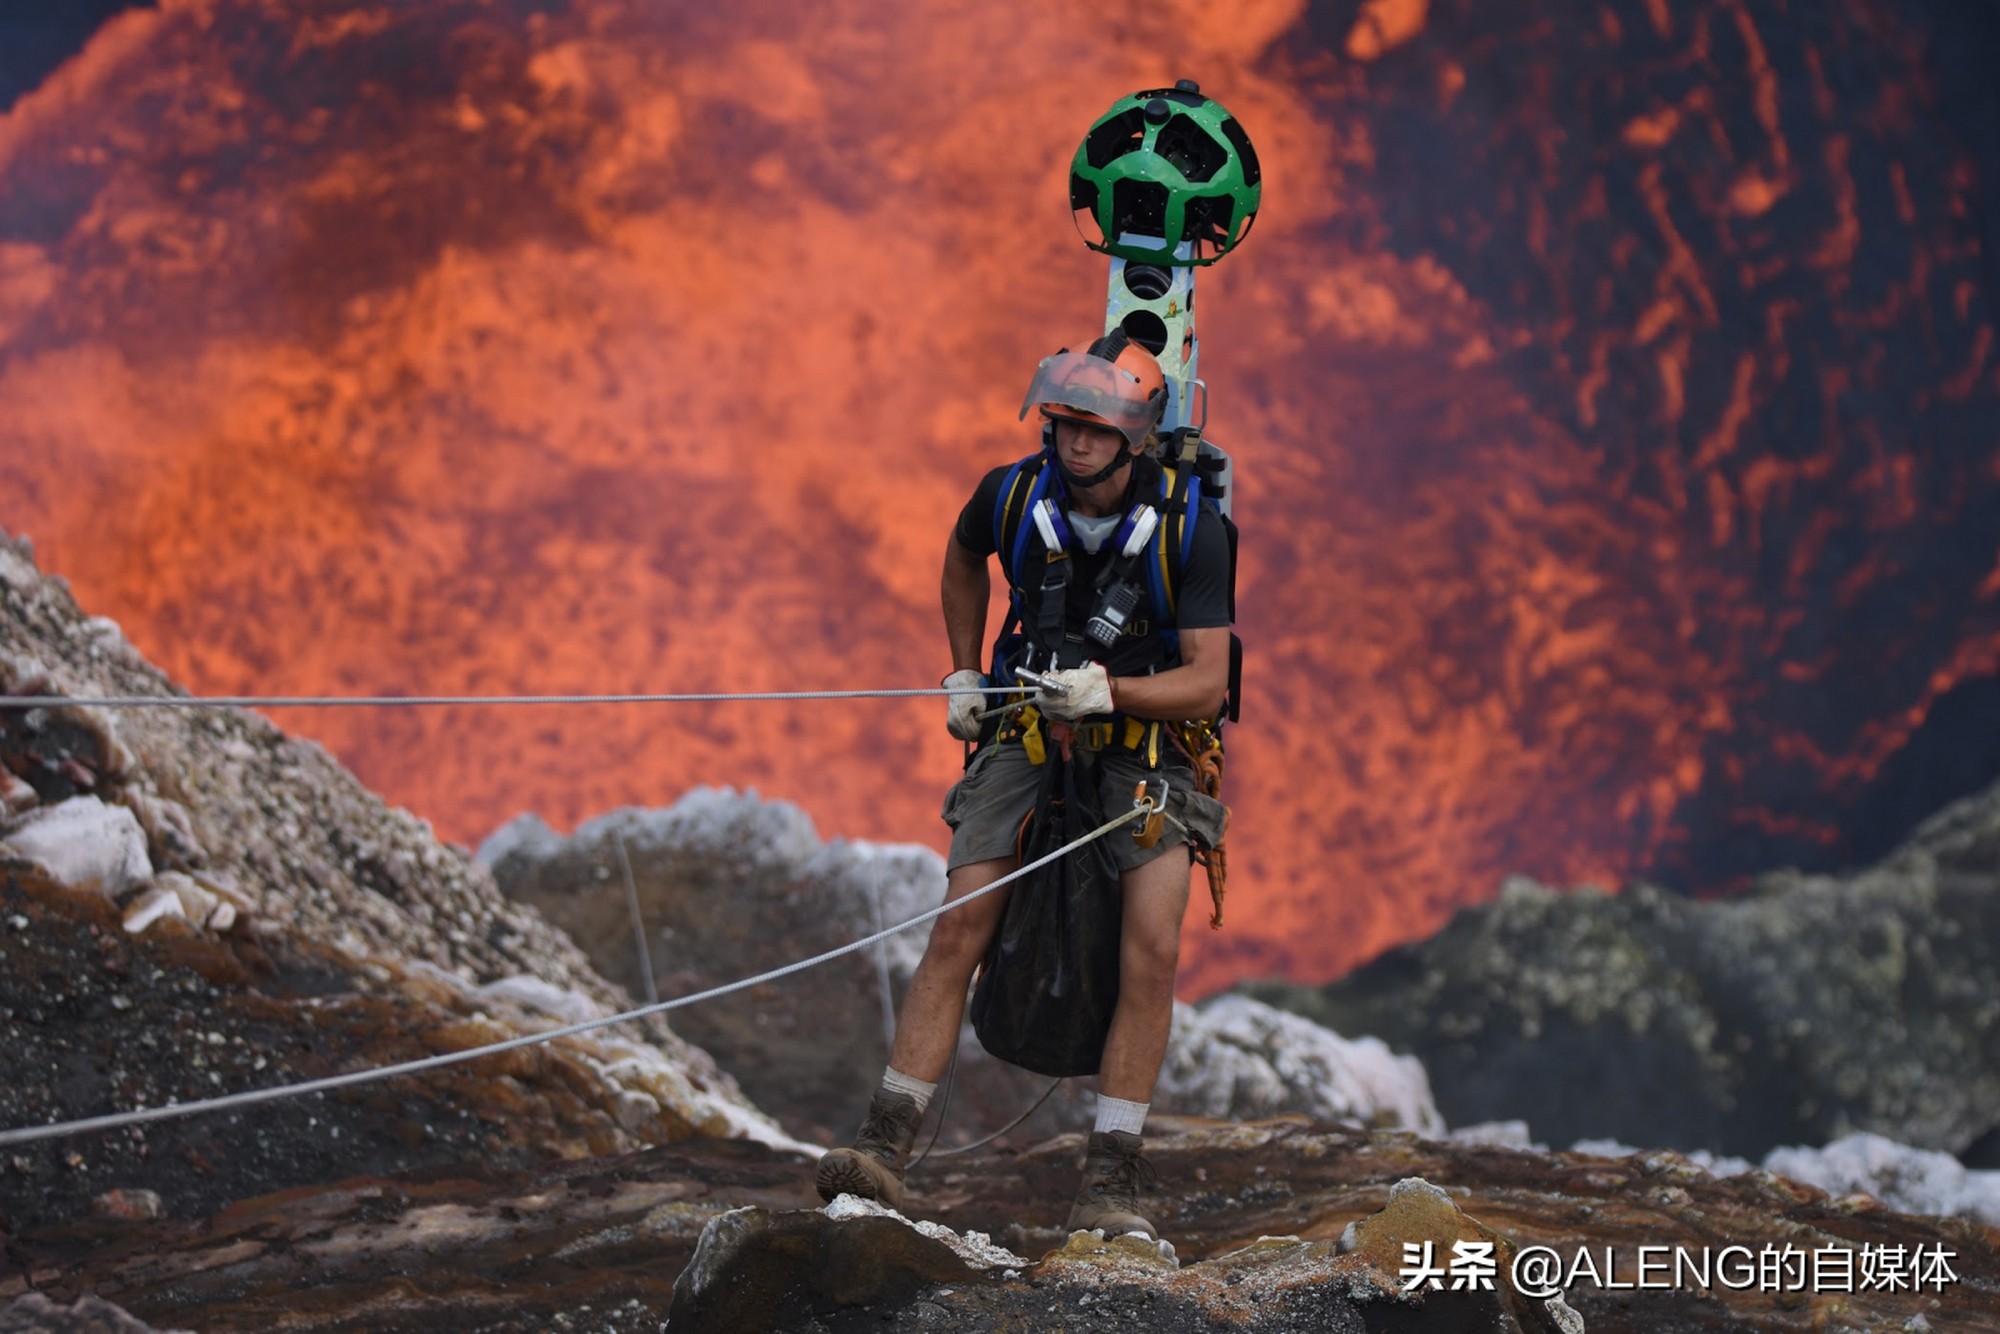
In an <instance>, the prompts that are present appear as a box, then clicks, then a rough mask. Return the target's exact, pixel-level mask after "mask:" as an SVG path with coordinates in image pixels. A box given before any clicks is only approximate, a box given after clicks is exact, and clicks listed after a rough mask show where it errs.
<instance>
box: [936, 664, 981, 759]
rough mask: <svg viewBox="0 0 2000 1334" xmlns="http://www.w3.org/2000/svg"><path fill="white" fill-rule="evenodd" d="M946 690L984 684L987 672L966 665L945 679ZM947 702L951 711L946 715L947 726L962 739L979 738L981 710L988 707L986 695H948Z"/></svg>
mask: <svg viewBox="0 0 2000 1334" xmlns="http://www.w3.org/2000/svg"><path fill="white" fill-rule="evenodd" d="M943 684H944V688H945V689H946V690H958V689H961V688H964V687H967V686H984V685H985V684H986V677H985V674H984V673H982V672H980V671H979V670H977V669H976V668H972V667H964V668H961V669H959V670H958V671H955V672H953V673H952V674H951V675H950V676H947V677H945V679H944V683H943ZM945 703H946V704H947V705H949V706H950V708H951V712H950V713H949V714H947V715H946V717H945V724H944V725H945V727H946V728H947V729H948V730H949V731H950V732H951V734H952V735H953V736H955V737H957V738H958V739H959V740H960V741H977V740H979V728H980V726H981V724H980V721H979V714H980V712H981V711H982V710H983V709H985V707H986V696H985V695H983V694H982V695H948V696H946V697H945Z"/></svg>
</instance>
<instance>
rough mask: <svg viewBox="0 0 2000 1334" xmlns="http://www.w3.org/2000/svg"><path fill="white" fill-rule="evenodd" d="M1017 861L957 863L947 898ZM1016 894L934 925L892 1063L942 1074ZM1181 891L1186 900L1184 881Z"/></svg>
mask: <svg viewBox="0 0 2000 1334" xmlns="http://www.w3.org/2000/svg"><path fill="white" fill-rule="evenodd" d="M1163 860H1164V859H1163ZM1017 864H1018V863H1017V862H1016V860H1015V859H1014V858H1012V857H1005V858H1001V859H999V860H996V861H990V862H973V863H972V864H971V865H969V866H961V867H959V868H958V869H957V870H954V871H952V872H951V873H950V874H949V875H948V876H946V878H945V892H944V901H945V902H946V903H951V902H953V901H954V900H957V899H962V898H964V897H965V896H966V895H967V894H970V893H972V892H973V891H974V890H976V889H984V888H985V887H986V886H988V885H990V884H992V883H993V882H994V881H995V880H998V879H999V878H1000V877H1001V876H1003V875H1006V874H1007V873H1008V872H1009V871H1012V870H1013V869H1014V867H1015V866H1016V865H1017ZM1012 892H1013V886H1011V885H1009V886H1008V887H1007V888H1005V889H996V890H994V891H993V892H992V893H991V894H988V895H986V896H984V897H983V898H981V899H980V900H979V901H978V902H976V903H971V904H968V905H967V906H965V907H963V908H959V909H956V910H955V911H952V912H948V913H946V914H945V915H944V916H942V917H940V918H938V919H937V920H936V921H934V922H932V923H931V940H930V944H928V945H926V946H925V947H924V957H923V959H922V961H921V962H919V963H918V964H917V971H916V973H915V975H914V976H912V977H911V978H910V991H909V994H908V995H907V996H905V997H904V998H903V1011H902V1014H901V1015H900V1016H899V1017H898V1019H897V1022H896V1042H895V1046H894V1047H892V1048H891V1049H890V1053H889V1064H890V1065H892V1066H894V1067H895V1068H896V1069H898V1070H900V1071H902V1072H903V1073H904V1074H906V1075H909V1076H910V1077H911V1078H913V1079H921V1080H924V1081H926V1082H928V1083H933V1084H934V1083H936V1082H937V1081H938V1080H939V1079H941V1078H943V1076H944V1070H945V1066H946V1065H947V1064H949V1063H950V1061H951V1054H952V1052H954V1051H956V1050H957V1049H958V1026H959V1022H960V1021H961V1020H962V1019H963V1018H964V1016H965V987H966V983H968V982H970V981H971V980H972V971H973V969H975V968H977V967H978V966H979V961H980V960H981V959H983V958H985V957H986V946H987V944H988V943H989V942H990V941H991V940H992V939H993V932H994V929H995V928H996V927H998V926H999V924H1000V914H1001V912H1002V911H1003V910H1004V909H1005V908H1006V906H1007V896H1008V895H1009V894H1011V893H1012ZM1181 893H1182V897H1183V898H1185V897H1186V894H1187V887H1186V885H1185V884H1183V885H1182V887H1181ZM1169 985H1170V986H1171V982H1170V983H1169ZM1161 1050H1162V1051H1164V1050H1165V1048H1164V1047H1162V1049H1161ZM1154 1064H1155V1065H1157V1064H1158V1061H1157V1060H1156V1061H1155V1062H1154Z"/></svg>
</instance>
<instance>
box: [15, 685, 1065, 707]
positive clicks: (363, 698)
mask: <svg viewBox="0 0 2000 1334" xmlns="http://www.w3.org/2000/svg"><path fill="white" fill-rule="evenodd" d="M1034 693H1035V687H1034V686H991V687H988V686H925V687H923V688H922V689H918V690H748V691H736V692H729V691H713V692H709V693H704V694H680V695H100V696H96V697H86V696H81V695H0V709H47V708H54V707H58V706H65V707H67V706H76V707H82V708H92V709H344V708H371V709H372V708H384V707H390V708H393V707H397V706H402V707H406V708H407V707H417V706H423V707H431V706H436V705H459V704H464V705H480V704H725V703H730V702H732V701H770V700H792V699H911V698H915V697H918V696H930V695H1006V694H1024V695H1032V694H1034Z"/></svg>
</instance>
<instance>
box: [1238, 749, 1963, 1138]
mask: <svg viewBox="0 0 2000 1334" xmlns="http://www.w3.org/2000/svg"><path fill="white" fill-rule="evenodd" d="M1245 991H1246V993H1247V994H1249V995H1253V996H1256V997H1257V998H1259V999H1262V1000H1265V1001H1268V1002H1270V1003H1272V1004H1274V1005H1277V1006H1280V1007H1282V1008H1285V1009H1288V1010H1291V1011H1294V1012H1296V1013H1299V1014H1302V1015H1305V1016H1307V1017H1308V1018H1311V1019H1314V1020H1316V1021H1317V1022H1319V1023H1321V1024H1325V1025H1327V1026H1329V1027H1332V1028H1334V1029H1337V1030H1339V1031H1340V1032H1343V1033H1373V1034H1376V1035H1378V1036H1380V1037H1382V1038H1385V1039H1387V1040H1388V1041H1389V1043H1390V1044H1391V1045H1392V1046H1394V1047H1395V1048H1396V1049H1397V1050H1399V1051H1410V1052H1413V1053H1414V1054H1415V1055H1417V1056H1418V1057H1419V1058H1420V1059H1421V1060H1422V1061H1423V1063H1424V1066H1425V1068H1426V1069H1427V1070H1428V1071H1429V1072H1430V1077H1431V1079H1432V1081H1433V1082H1434V1084H1435V1086H1436V1090H1437V1099H1438V1106H1439V1110H1440V1111H1441V1112H1443V1114H1444V1116H1445V1118H1446V1120H1447V1121H1450V1122H1452V1123H1453V1124H1461V1123H1466V1122H1476V1121H1486V1120H1497V1119H1506V1118H1523V1119H1525V1120H1527V1121H1528V1122H1529V1123H1530V1124H1531V1125H1532V1126H1533V1127H1534V1129H1535V1133H1536V1134H1537V1135H1539V1136H1541V1137H1544V1138H1546V1139H1548V1140H1549V1141H1550V1142H1552V1143H1559V1144H1567V1143H1570V1142H1572V1141H1573V1140H1576V1139H1579V1138H1585V1137H1594V1136H1604V1137H1609V1138H1613V1139H1617V1140H1622V1141H1624V1142H1626V1143H1629V1144H1649V1145H1668V1146H1673V1147H1677V1148H1683V1149H1694V1148H1703V1149H1709V1150H1713V1151H1716V1152H1720V1153H1732V1154H1741V1155H1745V1156H1753V1157H1754V1156H1756V1155H1760V1154H1762V1153H1763V1152H1764V1151H1765V1150H1766V1149H1768V1148H1770V1147H1771V1146H1773V1145H1779V1144H1801V1143H1803V1144H1821V1143H1824V1142H1826V1141H1828V1140H1832V1139H1835V1138H1838V1137H1840V1136H1843V1135H1847V1134H1850V1133H1852V1132H1856V1131H1869V1132H1873V1133H1876V1134H1880V1135H1883V1136H1886V1137H1888V1138H1890V1139H1894V1140H1897V1141H1900V1142H1902V1143H1905V1144H1911V1145H1917V1146H1919V1147H1922V1148H1927V1149H1935V1150H1941V1151H1944V1152H1948V1153H1953V1154H1957V1155H1959V1156H1960V1157H1961V1158H1962V1159H1963V1161H1965V1162H1966V1163H1967V1164H1968V1165H1971V1166H1981V1167H1989V1168H1990V1167H2000V786H1996V787H1994V788H1992V789H1989V790H1987V791H1986V792H1984V793H1981V794H1978V795H1976V796H1973V797H1969V798H1967V799H1965V800H1964V801H1961V802H1959V803H1957V804H1955V805H1953V806H1952V807H1950V808H1948V809H1947V810H1945V811H1943V812H1941V813H1940V814H1939V815H1937V816H1936V817H1934V818H1933V819H1931V820H1930V821H1928V822H1927V823H1926V824H1924V825H1923V826H1921V827H1920V828H1919V829H1918V831H1917V832H1916V833H1915V834H1914V835H1913V836H1912V837H1911V838H1910V840H1909V841H1908V842H1907V843H1906V844H1905V845H1904V846H1903V847H1901V848H1900V849H1898V850H1897V851H1896V852H1895V853H1894V854H1892V855H1891V856H1890V857H1888V858H1886V859H1885V860H1884V861H1883V862H1882V863H1881V864H1880V865H1877V866H1874V867H1870V868H1868V869H1867V870H1864V871H1860V872H1857V873H1855V874H1853V875H1849V876H1840V877H1835V876H1807V875H1800V874H1798V873H1796V872H1780V873H1775V874H1771V875H1766V876H1763V877H1760V878H1759V880H1758V881H1757V883H1756V885H1755V887H1754V890H1753V892H1751V893H1750V894H1748V895H1747V896H1745V897H1742V898H1735V899H1729V900H1726V901H1713V902H1703V901H1695V900H1690V899H1685V898H1679V897H1676V896H1673V895H1669V894H1666V893H1664V892H1662V891H1659V890H1655V889H1651V888H1648V887H1646V886H1643V885H1641V886H1636V887H1634V888H1632V889H1628V890H1626V891H1624V892H1623V893H1620V894H1617V895H1607V894H1602V893H1597V892H1593V891H1585V892H1580V893H1574V894H1558V893H1555V892H1553V891H1551V890H1548V889H1545V888H1543V887H1541V886H1539V885H1536V884H1533V883H1532V882H1530V881H1526V880H1514V881H1512V882H1510V883H1509V884H1508V885H1507V886H1506V887H1505V889H1503V891H1502V893H1501V895H1500V897H1499V898H1498V899H1497V900H1496V901H1495V902H1493V903H1489V904H1484V905H1481V906H1480V907H1477V908H1471V909H1467V910H1465V911H1463V912H1461V913H1459V914H1458V916H1457V917H1455V918H1454V919H1453V920H1452V922H1451V923H1450V924H1449V925H1448V926H1447V927H1446V928H1445V929H1444V930H1443V931H1441V932H1439V933H1438V934H1437V935H1436V936H1434V937H1432V938H1431V939H1429V940H1426V941H1422V942H1419V943H1417V944H1414V945H1410V946H1406V947H1403V948H1401V949H1397V950H1393V951H1391V952H1389V953H1388V954H1385V955H1383V956H1382V957H1381V958H1379V959H1377V960H1375V961H1374V962H1373V963H1370V964H1369V965H1367V966H1366V967H1363V968H1361V969H1358V970H1356V971H1355V972H1353V973H1351V974H1349V975H1348V976H1346V977H1344V978H1341V979H1340V980H1338V981H1336V982H1334V983H1332V984H1330V985H1328V986H1326V987H1323V988H1306V987H1296V986H1289V985H1282V984H1272V985H1264V986H1253V987H1248V988H1245Z"/></svg>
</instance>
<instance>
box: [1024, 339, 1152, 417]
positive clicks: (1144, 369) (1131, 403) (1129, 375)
mask: <svg viewBox="0 0 2000 1334" xmlns="http://www.w3.org/2000/svg"><path fill="white" fill-rule="evenodd" d="M1032 407H1040V408H1041V410H1042V415H1043V416H1044V417H1068V418H1070V419H1071V420H1073V421H1085V422H1090V423H1092V424H1093V425H1097V426H1109V427H1111V428H1112V429H1113V430H1115V431H1117V432H1119V433H1120V434H1122V435H1123V436H1124V437H1125V439H1126V440H1127V441H1128V442H1129V443H1131V444H1134V445H1136V444H1138V443H1139V442H1140V441H1142V440H1144V439H1145V438H1146V433H1147V432H1148V431H1150V430H1152V429H1153V428H1154V427H1155V426H1157V425H1159V423H1160V416H1161V414H1162V413H1164V412H1165V411H1166V410H1167V377H1166V374H1165V373H1164V372H1163V371H1161V369H1160V363H1159V362H1158V361H1156V360H1154V358H1153V354H1152V353H1150V352H1148V351H1147V350H1146V349H1145V348H1143V347H1141V346H1139V344H1137V343H1135V342H1133V341H1132V340H1131V338H1130V337H1128V336H1127V335H1126V333H1125V332H1124V330H1122V329H1114V330H1112V331H1111V332H1110V333H1108V334H1105V335H1104V336H1103V337H1102V338H1100V339H1098V340H1097V341H1096V342H1094V343H1092V344H1091V345H1090V350H1089V351H1088V352H1071V351H1070V350H1069V349H1068V348H1064V349H1063V350H1062V351H1060V352H1058V353H1056V354H1055V355H1054V356H1052V357H1044V358H1042V361H1041V364H1040V365H1039V366H1037V367H1035V378H1034V381H1033V383H1031V384H1030V385H1029V386H1028V396H1027V398H1025V399H1023V400H1022V402H1021V416H1022V418H1023V419H1025V418H1026V417H1027V415H1028V409H1029V408H1032Z"/></svg>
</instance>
